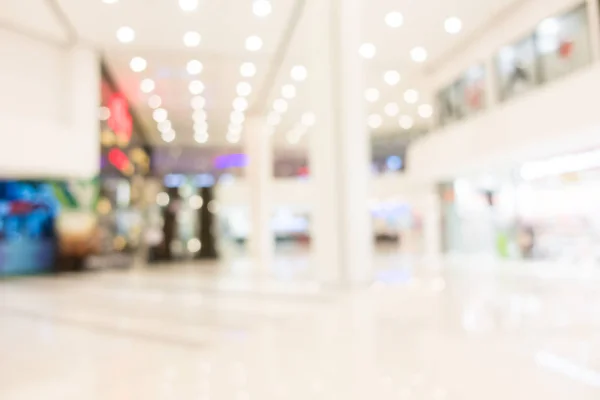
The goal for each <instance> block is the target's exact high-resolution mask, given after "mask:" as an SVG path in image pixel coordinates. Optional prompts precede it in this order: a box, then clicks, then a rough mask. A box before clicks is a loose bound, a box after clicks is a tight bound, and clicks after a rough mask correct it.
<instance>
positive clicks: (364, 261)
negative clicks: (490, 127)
mask: <svg viewBox="0 0 600 400" xmlns="http://www.w3.org/2000/svg"><path fill="white" fill-rule="evenodd" d="M361 3H362V0H319V1H310V2H308V3H307V9H306V14H305V18H306V19H307V20H306V21H309V23H310V25H311V31H312V33H311V34H312V36H311V38H310V39H309V40H307V45H309V46H310V49H307V54H309V55H310V61H309V64H308V71H309V78H308V81H307V84H308V85H309V90H310V92H311V105H312V107H313V110H310V111H314V112H315V113H316V115H317V123H316V125H315V127H314V128H312V130H311V132H310V138H309V142H310V144H309V153H310V171H311V179H312V181H313V184H314V196H315V198H314V201H313V204H314V207H313V213H312V219H311V235H312V256H313V257H312V267H313V268H314V270H315V273H316V277H317V278H318V279H319V280H321V281H323V282H346V283H352V284H357V283H366V282H369V281H370V280H371V277H372V266H371V264H372V241H373V235H372V227H371V219H370V216H369V210H368V189H369V187H368V186H369V179H370V139H369V133H368V132H367V127H366V104H365V102H364V73H363V63H364V62H365V61H364V60H362V59H361V58H360V57H359V55H358V49H359V47H360V43H361V34H360V32H361V29H360V27H361V22H362V14H361ZM307 111H309V110H307Z"/></svg>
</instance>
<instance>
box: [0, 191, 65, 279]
mask: <svg viewBox="0 0 600 400" xmlns="http://www.w3.org/2000/svg"><path fill="white" fill-rule="evenodd" d="M59 210H60V205H59V202H58V200H57V198H56V196H55V190H54V184H53V183H49V182H40V181H1V180H0V275H19V274H30V273H40V272H46V271H49V270H50V269H51V268H52V266H53V265H54V262H55V258H56V248H57V246H56V233H55V220H56V216H57V215H58V212H59Z"/></svg>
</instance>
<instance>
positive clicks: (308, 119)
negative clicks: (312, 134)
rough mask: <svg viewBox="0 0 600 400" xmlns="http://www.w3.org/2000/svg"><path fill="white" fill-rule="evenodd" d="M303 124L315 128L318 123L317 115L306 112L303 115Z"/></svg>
mask: <svg viewBox="0 0 600 400" xmlns="http://www.w3.org/2000/svg"><path fill="white" fill-rule="evenodd" d="M301 122H302V125H304V126H314V125H315V123H316V122H317V116H316V115H315V113H312V112H306V113H304V114H302V119H301Z"/></svg>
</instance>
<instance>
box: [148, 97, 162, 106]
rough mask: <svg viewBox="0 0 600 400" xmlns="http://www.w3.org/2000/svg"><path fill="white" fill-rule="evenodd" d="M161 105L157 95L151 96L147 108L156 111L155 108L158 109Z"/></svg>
mask: <svg viewBox="0 0 600 400" xmlns="http://www.w3.org/2000/svg"><path fill="white" fill-rule="evenodd" d="M161 104H162V99H161V98H160V96H159V95H157V94H153V95H152V96H150V98H149V99H148V106H149V107H150V108H152V109H156V108H158V107H160V105H161Z"/></svg>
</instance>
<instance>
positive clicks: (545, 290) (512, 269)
mask: <svg viewBox="0 0 600 400" xmlns="http://www.w3.org/2000/svg"><path fill="white" fill-rule="evenodd" d="M291 261H293V260H289V259H288V261H287V262H284V263H279V264H278V265H279V267H277V268H283V269H285V265H294V266H295V267H297V266H298V265H303V263H302V262H301V261H299V262H298V263H296V264H294V263H293V262H291ZM377 263H378V266H379V268H378V271H377V273H376V282H375V283H374V284H373V285H370V286H369V287H364V288H352V289H350V288H332V287H327V288H321V287H319V286H318V285H317V284H314V283H311V282H310V281H299V280H295V279H294V278H293V274H290V273H282V274H279V275H277V274H275V278H257V277H254V276H253V275H252V274H249V273H243V271H244V268H243V267H238V268H237V269H236V268H221V269H219V268H217V267H211V266H206V265H191V264H190V265H185V266H178V267H170V268H158V269H141V270H136V271H121V272H118V271H111V272H101V273H90V274H85V275H75V276H61V277H48V278H26V279H14V280H6V281H0V399H2V400H32V399H36V400H38V399H43V400H51V399H56V400H59V399H60V400H69V399H77V400H88V399H98V400H100V399H101V400H131V399H136V400H137V399H144V400H152V399H177V400H186V399H213V400H215V399H217V400H229V399H231V400H253V399H261V400H269V399H290V400H293V399H332V400H334V399H335V400H337V399H350V400H354V399H361V400H362V399H365V400H367V399H368V400H384V399H432V400H434V399H435V400H440V399H448V400H451V399H457V400H480V399H485V400H493V399H502V400H506V399H510V400H519V399H527V400H530V399H544V400H555V399H569V400H576V399H594V400H597V399H599V398H600V290H599V288H600V279H599V277H600V273H598V271H597V270H596V269H595V267H586V269H585V270H584V269H583V267H576V266H564V267H562V268H558V269H556V267H554V266H531V265H525V264H519V263H514V264H513V265H493V264H491V263H487V262H483V261H481V262H475V263H471V264H466V263H465V264H461V263H456V262H454V263H450V262H444V263H437V262H420V263H411V262H408V261H406V260H403V259H400V258H399V257H398V256H393V255H387V256H383V257H379V258H378V260H377ZM295 267H294V268H295ZM223 271H226V272H223Z"/></svg>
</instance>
